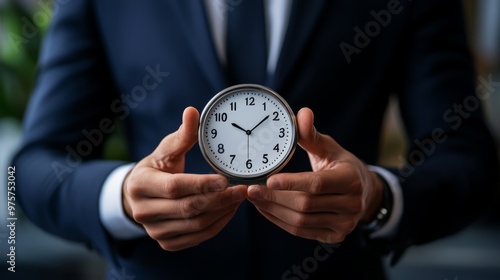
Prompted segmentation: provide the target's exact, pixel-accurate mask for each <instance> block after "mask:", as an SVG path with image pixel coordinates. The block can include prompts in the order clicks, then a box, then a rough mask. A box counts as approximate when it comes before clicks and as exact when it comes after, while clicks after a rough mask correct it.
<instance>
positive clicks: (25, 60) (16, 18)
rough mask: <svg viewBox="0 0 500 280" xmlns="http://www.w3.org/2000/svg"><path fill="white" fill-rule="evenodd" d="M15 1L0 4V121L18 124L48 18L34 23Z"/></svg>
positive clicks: (32, 12)
mask: <svg viewBox="0 0 500 280" xmlns="http://www.w3.org/2000/svg"><path fill="white" fill-rule="evenodd" d="M35 15H37V14H36V13H35V12H34V11H31V10H29V9H28V7H27V6H25V5H22V4H21V3H20V1H17V0H7V1H3V2H1V3H0V118H4V117H13V118H15V119H18V120H21V119H22V116H23V114H24V110H25V108H26V104H27V102H28V100H29V97H30V95H31V91H32V89H33V86H34V82H35V75H36V65H37V60H38V53H39V49H40V44H41V41H42V38H43V35H44V32H45V30H46V28H47V25H48V24H49V18H50V16H51V14H48V13H47V12H45V14H44V16H45V18H44V19H45V20H35Z"/></svg>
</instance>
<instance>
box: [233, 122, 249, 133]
mask: <svg viewBox="0 0 500 280" xmlns="http://www.w3.org/2000/svg"><path fill="white" fill-rule="evenodd" d="M231 125H232V126H234V127H236V128H237V129H241V130H243V131H244V132H245V133H246V134H247V135H249V134H250V130H246V129H244V128H243V127H241V126H239V125H238V124H236V123H231Z"/></svg>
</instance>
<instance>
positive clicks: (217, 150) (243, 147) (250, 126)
mask: <svg viewBox="0 0 500 280" xmlns="http://www.w3.org/2000/svg"><path fill="white" fill-rule="evenodd" d="M198 142H199V145H200V149H201V152H202V154H203V156H204V158H205V159H206V160H207V162H208V163H209V164H210V165H211V166H212V167H213V168H214V169H215V170H216V171H217V172H218V173H220V174H223V175H225V176H226V177H227V178H228V180H229V183H230V184H231V185H235V184H247V185H251V184H265V182H266V179H267V177H269V176H270V175H272V174H274V173H276V172H278V171H279V170H281V168H283V167H284V166H285V165H286V163H287V162H288V161H289V159H290V158H291V157H292V155H293V152H294V151H295V146H296V144H297V123H296V120H295V115H294V113H293V111H292V110H291V108H290V106H289V105H288V104H287V102H286V101H285V100H284V99H283V98H282V97H281V96H280V95H279V94H277V93H276V92H274V91H273V90H271V89H269V88H267V87H264V86H261V85H255V84H241V85H235V86H232V87H229V88H226V89H224V90H222V91H221V92H219V93H218V94H217V95H215V96H214V97H213V98H212V99H211V100H210V101H209V102H208V104H207V105H206V106H205V108H204V109H203V111H202V113H201V117H200V127H199V133H198Z"/></svg>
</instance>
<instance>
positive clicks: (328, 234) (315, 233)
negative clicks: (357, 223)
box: [257, 208, 346, 244]
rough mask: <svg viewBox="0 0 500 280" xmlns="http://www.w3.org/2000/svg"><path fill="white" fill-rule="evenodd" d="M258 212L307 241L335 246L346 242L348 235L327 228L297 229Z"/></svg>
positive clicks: (267, 213) (264, 212)
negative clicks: (334, 244)
mask: <svg viewBox="0 0 500 280" xmlns="http://www.w3.org/2000/svg"><path fill="white" fill-rule="evenodd" d="M257 210H258V211H259V212H260V213H261V214H262V215H263V216H264V217H266V218H267V219H268V220H269V221H271V222H272V223H274V224H275V225H277V226H278V227H280V228H281V229H283V230H285V231H286V232H288V233H290V234H292V235H294V236H298V237H302V238H306V239H311V240H317V241H319V242H323V243H328V244H333V243H340V242H342V241H344V238H345V236H346V234H342V233H340V232H337V231H335V230H331V229H327V228H301V227H296V226H293V225H290V224H288V223H286V222H285V221H283V220H281V219H280V218H278V217H276V216H274V215H273V214H271V213H269V212H267V211H266V210H264V209H261V208H257Z"/></svg>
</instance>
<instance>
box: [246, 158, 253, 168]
mask: <svg viewBox="0 0 500 280" xmlns="http://www.w3.org/2000/svg"><path fill="white" fill-rule="evenodd" d="M246 165H247V168H248V169H252V160H251V159H249V160H247V163H246Z"/></svg>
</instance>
